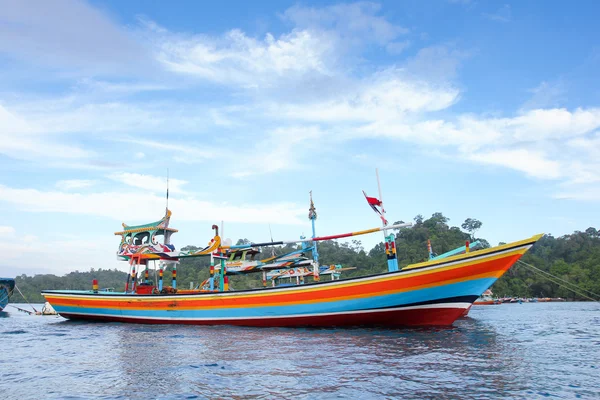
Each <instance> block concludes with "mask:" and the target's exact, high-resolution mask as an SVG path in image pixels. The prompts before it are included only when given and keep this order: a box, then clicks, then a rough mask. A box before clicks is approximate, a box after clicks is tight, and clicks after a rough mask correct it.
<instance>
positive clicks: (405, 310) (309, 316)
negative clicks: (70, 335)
mask: <svg viewBox="0 0 600 400" xmlns="http://www.w3.org/2000/svg"><path fill="white" fill-rule="evenodd" d="M537 238H538V237H534V238H531V239H529V240H525V241H521V242H515V243H513V244H510V245H504V246H501V247H498V248H495V249H488V250H484V251H479V252H475V253H470V254H465V255H460V256H455V257H450V258H447V259H443V260H435V261H429V262H425V263H421V264H416V265H413V266H409V267H407V268H406V269H403V270H401V271H396V272H389V273H385V274H380V275H374V276H367V277H360V278H352V279H346V280H339V281H328V282H320V283H313V284H306V285H299V286H292V287H284V288H277V287H276V288H266V289H256V290H248V291H232V292H217V293H215V292H204V293H194V294H190V293H182V294H170V295H136V294H125V293H112V292H111V293H93V292H91V291H44V292H42V294H43V295H44V296H45V297H46V300H47V301H48V302H50V304H52V306H53V307H54V309H55V310H56V311H57V312H58V313H59V314H60V315H62V316H63V317H65V318H70V319H79V320H81V319H82V320H96V321H114V322H135V323H147V324H194V325H221V324H223V325H241V326H257V327H271V326H282V327H293V326H315V327H334V326H390V327H400V326H431V325H451V324H452V323H453V322H454V321H455V320H456V319H457V318H458V317H460V316H461V315H462V314H463V313H464V312H465V310H467V309H468V308H469V307H470V306H471V305H472V304H473V302H474V301H475V300H476V299H477V298H478V297H479V296H480V295H481V294H482V293H483V292H484V291H485V290H486V289H488V288H489V287H490V286H491V285H492V284H493V283H494V282H495V281H496V280H497V279H498V278H499V277H500V276H502V275H503V274H504V273H505V272H506V271H507V270H508V269H509V268H510V267H511V266H512V265H513V264H514V263H515V262H516V261H517V260H518V259H519V258H520V257H521V256H522V255H523V254H524V253H525V252H526V251H527V250H528V249H529V248H530V247H531V246H532V245H533V243H535V241H536V240H537Z"/></svg>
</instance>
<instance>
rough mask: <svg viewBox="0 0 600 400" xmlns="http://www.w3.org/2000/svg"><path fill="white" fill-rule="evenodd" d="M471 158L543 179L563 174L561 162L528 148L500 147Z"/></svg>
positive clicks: (555, 177)
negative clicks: (512, 148) (509, 148)
mask: <svg viewBox="0 0 600 400" xmlns="http://www.w3.org/2000/svg"><path fill="white" fill-rule="evenodd" d="M469 158H470V159H471V160H473V161H477V162H480V163H482V164H493V165H500V166H503V167H507V168H511V169H514V170H517V171H521V172H524V173H526V174H527V175H529V176H532V177H535V178H542V179H557V178H560V177H562V176H563V172H562V168H561V164H560V163H559V162H557V161H552V160H548V159H547V158H546V157H545V156H544V154H543V153H540V152H532V151H528V150H526V149H516V150H508V149H498V150H492V151H488V152H485V151H484V152H477V153H474V154H471V155H470V156H469Z"/></svg>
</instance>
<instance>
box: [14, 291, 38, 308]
mask: <svg viewBox="0 0 600 400" xmlns="http://www.w3.org/2000/svg"><path fill="white" fill-rule="evenodd" d="M15 289H17V290H18V291H19V294H21V297H22V298H23V299H24V300H25V301H26V302H27V304H29V307H31V308H33V310H34V311H35V312H36V313H37V312H38V310H36V309H35V307H34V306H32V305H31V303H30V302H29V300H27V298H26V297H25V296H24V295H23V293H22V292H21V289H19V287H18V286H17V284H15Z"/></svg>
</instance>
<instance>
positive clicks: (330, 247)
mask: <svg viewBox="0 0 600 400" xmlns="http://www.w3.org/2000/svg"><path fill="white" fill-rule="evenodd" d="M402 222H404V221H396V222H395V224H396V223H402ZM481 226H482V223H481V221H478V220H477V219H474V218H468V219H467V220H465V222H464V223H463V224H461V226H460V227H457V226H450V225H449V219H448V218H447V217H445V216H444V215H443V214H442V213H439V212H438V213H434V214H433V215H432V216H431V217H430V218H427V219H425V218H424V217H423V216H422V215H417V216H416V217H415V218H414V225H413V226H412V227H411V228H401V229H398V230H396V232H395V233H396V248H397V255H398V263H399V266H400V267H404V266H406V265H409V264H413V263H417V262H421V261H425V260H427V259H428V257H429V255H428V250H427V240H430V241H431V244H432V247H433V249H434V251H435V252H436V253H437V254H442V253H445V252H447V251H450V250H452V249H455V248H457V247H460V246H463V245H464V244H465V241H467V240H470V241H475V240H479V241H480V242H481V243H482V245H483V247H484V248H486V247H490V245H489V243H488V241H487V240H485V239H483V238H478V237H476V233H477V231H478V230H479V228H481ZM461 228H462V229H461ZM250 242H251V241H250V240H248V239H240V240H239V241H238V244H242V243H250ZM195 248H196V247H194V246H187V247H184V250H186V249H195ZM297 249H299V246H296V245H287V246H283V247H281V246H274V247H266V248H263V249H262V253H263V256H264V257H268V256H271V255H273V254H275V255H279V254H285V253H287V252H291V251H294V250H297ZM318 251H319V261H320V262H321V264H322V265H328V264H341V265H343V266H344V267H356V269H354V270H349V271H344V272H343V273H342V279H344V278H350V277H355V276H363V275H371V274H377V273H382V272H385V271H387V259H386V256H385V246H384V244H383V242H381V243H379V244H377V245H376V246H375V247H373V248H372V249H371V250H369V251H366V250H365V249H364V248H363V246H362V243H361V241H360V240H351V241H350V242H341V243H340V242H339V241H326V242H320V243H319V244H318ZM307 256H308V257H310V256H311V255H310V253H309V254H307ZM522 261H524V262H526V263H528V264H531V265H533V266H535V267H536V268H539V269H540V270H542V271H545V272H548V273H550V274H552V275H553V276H556V277H558V278H560V279H563V280H565V281H568V282H570V283H572V284H574V285H577V286H578V287H580V288H582V289H584V290H585V291H587V292H586V293H590V292H591V293H600V232H599V231H598V230H596V229H595V228H588V229H586V230H585V231H583V232H581V231H576V232H574V233H572V234H570V235H564V236H560V237H556V238H555V237H553V236H552V235H545V236H544V237H542V238H541V239H540V240H539V241H538V242H537V243H536V244H535V245H534V246H533V247H532V248H531V249H530V250H529V251H528V252H527V253H526V254H525V256H523V258H522ZM164 276H165V285H168V284H170V282H171V272H170V271H169V270H168V271H165V274H164ZM208 276H209V260H208V258H186V259H182V261H181V264H180V265H179V267H178V268H177V286H178V287H179V288H186V289H187V288H189V287H190V284H192V285H193V286H196V285H198V283H200V282H202V281H204V280H205V279H207V278H208ZM92 279H98V282H99V285H100V288H113V289H114V290H115V291H123V290H124V288H125V283H126V280H127V274H126V273H125V272H123V271H119V270H116V269H114V270H108V269H106V270H105V269H98V270H94V269H92V270H91V271H87V272H80V271H75V272H71V273H68V274H66V275H65V276H62V277H58V276H56V275H51V274H44V275H35V276H31V277H30V276H27V275H21V276H18V277H17V278H16V281H17V286H18V287H19V289H20V290H21V291H22V292H23V294H24V295H25V297H26V298H27V300H28V301H30V302H37V303H39V302H43V301H44V300H43V297H42V296H41V295H40V292H41V290H43V289H91V282H92ZM323 279H328V278H326V277H324V278H323ZM556 282H557V281H556V280H554V279H552V278H550V277H548V276H547V275H544V274H542V273H536V272H533V271H532V270H531V269H529V268H524V267H523V266H521V265H520V264H517V265H515V266H513V268H511V269H510V270H509V271H508V273H506V274H505V275H504V276H503V277H502V278H500V279H499V280H498V281H497V282H496V283H495V284H494V286H493V287H492V291H493V292H494V294H495V295H497V296H517V297H562V298H568V299H574V300H584V297H582V296H580V295H578V294H576V293H573V292H571V291H569V290H567V289H566V288H565V287H563V286H560V285H558V284H557V283H556ZM261 286H262V274H260V273H257V274H249V275H243V276H234V277H232V278H231V279H230V287H232V288H233V289H248V288H253V287H261ZM12 301H13V302H23V301H24V300H23V299H22V298H21V296H20V295H19V294H18V292H15V295H14V296H13V299H12Z"/></svg>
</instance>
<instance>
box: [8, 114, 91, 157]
mask: <svg viewBox="0 0 600 400" xmlns="http://www.w3.org/2000/svg"><path fill="white" fill-rule="evenodd" d="M41 131H43V128H42V126H41V125H39V124H37V123H35V122H34V123H31V122H29V121H27V119H26V118H23V117H22V116H20V115H19V114H16V113H13V112H10V111H8V110H7V109H6V108H5V107H3V106H2V105H1V104H0V154H5V155H7V156H9V157H12V158H16V159H24V160H36V159H39V158H43V159H56V158H62V159H70V160H74V159H81V158H86V157H89V156H91V155H92V153H91V152H89V151H87V150H84V149H82V148H80V147H78V146H76V145H71V144H66V143H61V142H60V141H57V140H55V138H52V137H47V136H44V135H41V134H40V133H41Z"/></svg>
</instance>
